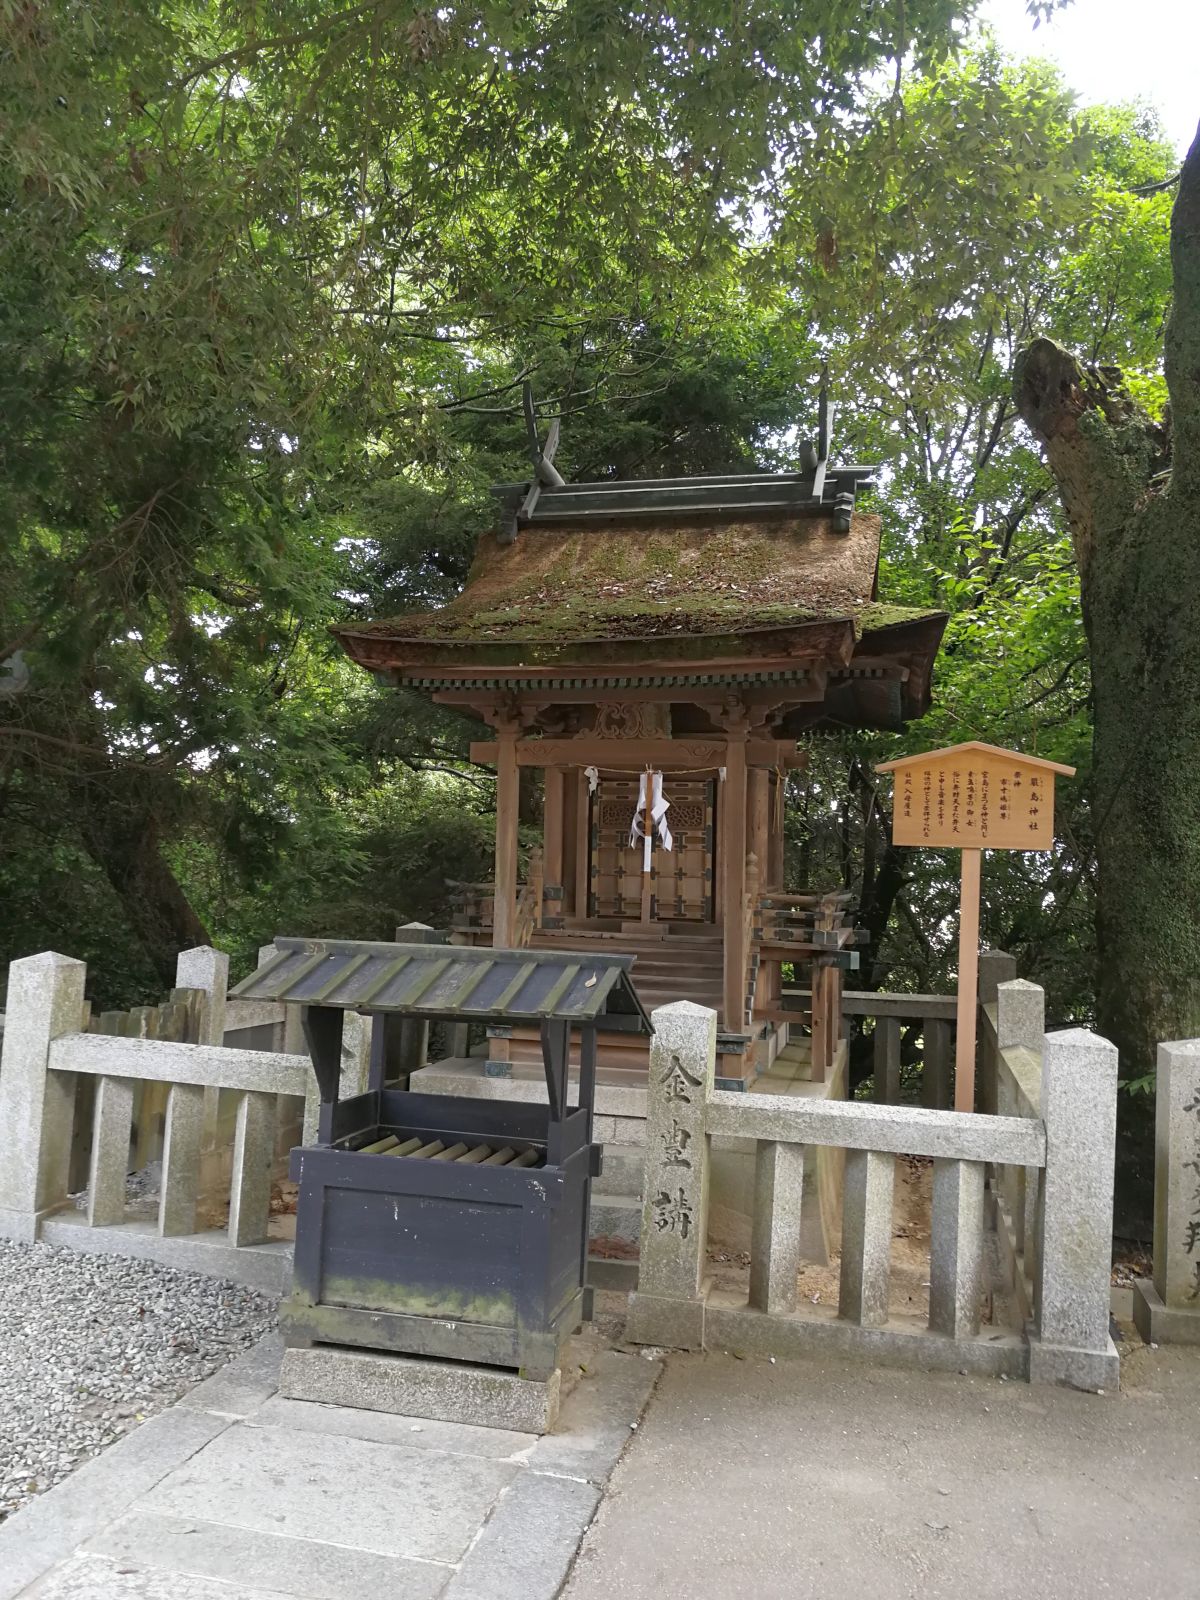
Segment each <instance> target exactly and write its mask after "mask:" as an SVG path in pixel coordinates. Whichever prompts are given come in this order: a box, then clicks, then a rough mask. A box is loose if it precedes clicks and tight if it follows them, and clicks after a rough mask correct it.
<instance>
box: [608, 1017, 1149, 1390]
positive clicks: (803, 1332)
mask: <svg viewBox="0 0 1200 1600" xmlns="http://www.w3.org/2000/svg"><path fill="white" fill-rule="evenodd" d="M1006 987H1007V986H1006ZM1038 992H1039V994H1040V991H1038ZM653 1021H654V1024H655V1030H656V1031H655V1034H654V1038H653V1040H652V1043H651V1058H650V1081H649V1089H648V1120H647V1130H646V1152H647V1153H646V1173H645V1187H644V1194H645V1203H644V1209H643V1217H642V1234H641V1264H640V1271H639V1284H638V1290H637V1293H636V1294H635V1295H633V1296H632V1298H631V1301H630V1312H629V1323H628V1329H627V1336H628V1337H629V1338H630V1339H631V1340H632V1341H633V1342H635V1343H643V1344H660V1345H667V1346H674V1347H678V1348H684V1349H704V1348H719V1349H726V1350H728V1349H734V1350H741V1351H747V1352H751V1353H761V1354H767V1353H771V1354H779V1355H785V1354H790V1353H799V1352H801V1351H804V1350H811V1349H813V1348H817V1349H820V1348H825V1349H830V1348H834V1349H840V1350H843V1351H846V1352H848V1353H855V1352H857V1353H859V1354H863V1355H866V1356H868V1357H869V1358H871V1359H875V1360H882V1361H885V1362H889V1363H892V1364H906V1365H907V1364H911V1365H914V1366H922V1367H927V1368H928V1367H940V1368H945V1369H950V1370H960V1369H964V1368H965V1369H968V1370H970V1371H975V1372H986V1373H993V1374H996V1375H1004V1376H1011V1377H1017V1376H1023V1377H1028V1378H1030V1379H1031V1380H1038V1381H1043V1380H1045V1381H1063V1382H1068V1383H1073V1384H1075V1385H1077V1386H1079V1387H1081V1388H1104V1387H1108V1386H1115V1383H1116V1378H1117V1374H1118V1370H1119V1366H1118V1360H1117V1355H1116V1351H1115V1349H1114V1348H1113V1346H1112V1343H1111V1341H1110V1339H1109V1336H1108V1306H1109V1270H1110V1250H1111V1233H1112V1181H1113V1151H1114V1145H1115V1137H1116V1094H1117V1076H1116V1051H1115V1049H1114V1048H1113V1047H1112V1046H1111V1045H1110V1044H1108V1043H1107V1042H1106V1041H1105V1040H1103V1039H1099V1038H1097V1037H1096V1036H1095V1035H1093V1034H1090V1033H1087V1032H1085V1031H1082V1030H1075V1031H1071V1032H1067V1033H1061V1034H1053V1035H1049V1036H1048V1037H1047V1038H1046V1041H1045V1047H1044V1057H1045V1065H1044V1069H1043V1085H1042V1099H1043V1102H1044V1104H1043V1112H1042V1115H1041V1116H1039V1117H1029V1116H1019V1115H1007V1114H993V1115H985V1114H976V1113H970V1114H964V1113H959V1112H953V1111H941V1110H932V1109H928V1108H925V1107H918V1106H884V1105H875V1104H864V1103H861V1102H853V1101H851V1102H832V1101H818V1100H812V1099H806V1098H803V1097H795V1098H793V1097H791V1096H788V1095H777V1094H731V1093H726V1092H722V1091H718V1090H715V1089H714V1088H713V1074H714V1064H715V1042H716V1031H715V1029H716V1016H715V1013H713V1012H711V1011H708V1010H707V1009H705V1008H704V1007H700V1006H694V1005H691V1004H689V1003H686V1002H685V1003H681V1004H679V1005H674V1006H664V1007H661V1008H660V1009H659V1010H657V1011H656V1012H655V1013H654V1016H653ZM717 1136H725V1137H729V1136H733V1137H738V1138H744V1139H753V1140H754V1141H755V1148H756V1158H755V1159H756V1179H755V1195H754V1214H753V1226H752V1237H751V1248H750V1280H749V1289H748V1294H747V1295H746V1296H745V1297H739V1296H737V1295H736V1294H733V1293H731V1292H729V1291H722V1290H717V1291H714V1290H712V1289H711V1288H710V1287H709V1285H708V1282H707V1278H706V1272H705V1246H706V1239H707V1231H708V1229H707V1212H708V1189H709V1141H710V1139H712V1138H713V1137H717ZM810 1145H814V1146H815V1145H833V1146H836V1147H839V1148H841V1149H843V1150H844V1151H845V1152H846V1155H845V1179H844V1186H843V1197H842V1259H841V1275H840V1285H839V1294H838V1301H837V1305H836V1307H823V1306H822V1307H819V1308H817V1309H815V1310H814V1309H813V1307H812V1306H811V1305H810V1304H809V1303H808V1302H807V1301H806V1300H804V1299H803V1297H800V1296H798V1293H797V1273H798V1270H799V1268H800V1266H801V1265H802V1260H801V1253H800V1251H801V1243H800V1241H801V1215H800V1212H801V1203H802V1197H803V1190H804V1166H805V1152H806V1147H808V1146H810ZM901 1154H903V1155H921V1156H927V1157H932V1159H933V1205H932V1220H931V1230H932V1241H931V1250H930V1274H929V1276H930V1297H929V1319H928V1325H927V1327H925V1328H920V1327H918V1326H914V1325H913V1323H912V1322H911V1321H909V1320H908V1319H893V1318H892V1317H891V1315H890V1309H889V1279H890V1256H891V1239H892V1196H893V1184H894V1163H895V1157H896V1156H897V1155H901ZM989 1167H991V1168H992V1169H993V1170H995V1171H1000V1172H1003V1171H1007V1170H1018V1171H1021V1172H1023V1173H1026V1174H1028V1173H1029V1172H1032V1173H1034V1174H1035V1179H1036V1181H1035V1184H1034V1188H1035V1190H1036V1193H1037V1196H1038V1201H1037V1206H1036V1209H1035V1212H1034V1228H1035V1230H1036V1234H1037V1241H1036V1243H1037V1261H1038V1272H1037V1295H1036V1307H1035V1314H1034V1317H1033V1319H1032V1321H1031V1322H1029V1323H1028V1324H1027V1325H1026V1326H1025V1328H1024V1329H1023V1330H1020V1331H1018V1330H1016V1329H1014V1330H1013V1331H1012V1332H1011V1333H1007V1334H1006V1333H1003V1332H997V1330H996V1329H994V1328H987V1329H982V1330H981V1302H982V1299H983V1289H984V1271H985V1261H984V1232H985V1225H986V1216H987V1211H988V1206H987V1204H986V1199H985V1188H986V1182H987V1171H988V1168H989Z"/></svg>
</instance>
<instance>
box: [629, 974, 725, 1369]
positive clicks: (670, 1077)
mask: <svg viewBox="0 0 1200 1600" xmlns="http://www.w3.org/2000/svg"><path fill="white" fill-rule="evenodd" d="M650 1020H651V1021H652V1022H653V1024H654V1037H653V1040H652V1042H651V1046H650V1079H649V1084H648V1086H647V1096H646V1111H647V1116H646V1167H645V1179H644V1190H643V1193H644V1201H643V1206H642V1238H641V1260H640V1263H639V1266H638V1288H637V1293H636V1294H633V1295H631V1296H630V1299H629V1320H628V1324H627V1327H626V1337H627V1338H628V1339H629V1340H630V1341H631V1342H632V1343H634V1344H661V1345H667V1346H669V1347H671V1348H672V1349H676V1350H700V1349H703V1347H704V1260H705V1256H704V1247H705V1240H706V1238H707V1235H708V1146H707V1141H706V1138H705V1133H704V1106H705V1101H706V1099H707V1097H708V1095H709V1094H710V1092H711V1090H712V1085H713V1072H714V1069H715V1065H716V1053H717V1014H716V1012H715V1011H713V1010H710V1009H709V1008H708V1007H707V1006H697V1005H693V1004H692V1003H691V1001H688V1000H681V1001H679V1002H678V1003H677V1004H675V1005H669V1006H660V1007H659V1008H658V1009H657V1010H656V1011H655V1012H654V1013H653V1014H652V1016H651V1019H650Z"/></svg>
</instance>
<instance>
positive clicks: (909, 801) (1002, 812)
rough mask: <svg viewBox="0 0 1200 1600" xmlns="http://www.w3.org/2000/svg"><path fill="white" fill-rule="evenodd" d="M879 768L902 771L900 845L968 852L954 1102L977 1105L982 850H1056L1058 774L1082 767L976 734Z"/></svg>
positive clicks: (896, 839) (896, 803) (896, 823)
mask: <svg viewBox="0 0 1200 1600" xmlns="http://www.w3.org/2000/svg"><path fill="white" fill-rule="evenodd" d="M875 770H876V772H891V773H894V774H895V786H896V787H895V796H894V799H893V804H892V843H893V844H898V845H921V846H925V847H928V848H929V849H935V850H936V849H943V850H944V849H951V850H960V851H961V852H962V896H961V900H960V914H959V925H958V1044H957V1047H956V1050H955V1059H954V1109H955V1110H956V1111H972V1110H974V1107H975V1015H976V1003H977V999H978V993H979V869H980V863H981V858H982V854H983V851H984V850H1049V849H1050V848H1051V846H1052V845H1053V843H1054V778H1055V774H1056V773H1062V774H1063V776H1064V777H1068V778H1069V777H1073V776H1074V773H1075V768H1074V767H1064V766H1062V765H1061V764H1060V763H1059V762H1057V761H1043V760H1042V758H1041V757H1040V756H1023V755H1021V754H1020V752H1019V751H1016V750H1001V749H999V748H998V747H997V746H996V745H991V744H981V743H979V742H978V741H976V740H972V741H971V742H970V743H968V744H956V745H951V746H950V747H949V748H947V749H945V750H930V751H928V752H926V753H925V754H923V755H917V756H904V757H903V758H902V759H901V760H899V761H885V762H883V764H882V765H881V766H878V767H876V769H875Z"/></svg>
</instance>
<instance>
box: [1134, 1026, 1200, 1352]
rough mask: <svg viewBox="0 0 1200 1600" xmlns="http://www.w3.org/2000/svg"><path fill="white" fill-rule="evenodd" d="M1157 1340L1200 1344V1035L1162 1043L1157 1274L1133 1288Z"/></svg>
mask: <svg viewBox="0 0 1200 1600" xmlns="http://www.w3.org/2000/svg"><path fill="white" fill-rule="evenodd" d="M1133 1320H1134V1322H1135V1324H1136V1325H1137V1330H1138V1332H1139V1333H1140V1334H1141V1336H1142V1338H1143V1339H1145V1340H1146V1341H1147V1342H1148V1343H1153V1344H1200V1039H1179V1040H1175V1041H1173V1042H1171V1043H1170V1044H1160V1045H1159V1047H1158V1072H1157V1075H1156V1079H1155V1104H1154V1277H1153V1278H1152V1279H1150V1278H1139V1279H1138V1281H1137V1283H1136V1284H1135V1285H1134V1290H1133Z"/></svg>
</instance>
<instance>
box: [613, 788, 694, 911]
mask: <svg viewBox="0 0 1200 1600" xmlns="http://www.w3.org/2000/svg"><path fill="white" fill-rule="evenodd" d="M663 793H664V795H665V797H666V799H668V800H669V801H670V803H671V804H670V810H669V811H668V812H667V822H668V823H669V824H670V828H671V833H672V835H673V839H672V849H671V850H670V851H666V850H664V849H663V848H662V845H661V844H660V843H659V842H658V840H657V838H656V839H655V841H654V850H653V854H652V856H651V876H650V894H651V912H650V914H651V916H652V917H653V918H654V919H655V920H656V921H658V922H711V921H712V918H713V865H714V863H713V838H714V832H713V794H714V780H713V779H711V778H695V777H689V778H675V777H672V775H671V773H669V772H668V773H666V774H665V776H664V780H663ZM637 798H638V780H637V778H635V777H615V778H601V779H600V782H599V784H598V786H597V789H596V793H595V794H594V795H593V796H592V821H591V830H590V849H591V860H590V863H589V866H590V873H591V876H590V885H591V889H590V893H589V895H588V915H589V916H592V917H617V918H620V919H621V920H622V921H625V922H630V921H636V920H637V919H638V918H640V916H641V914H642V862H643V856H642V843H641V840H638V842H637V844H636V846H635V847H634V848H633V849H630V847H629V831H630V827H631V825H632V822H633V813H634V811H635V809H636V808H637Z"/></svg>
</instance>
